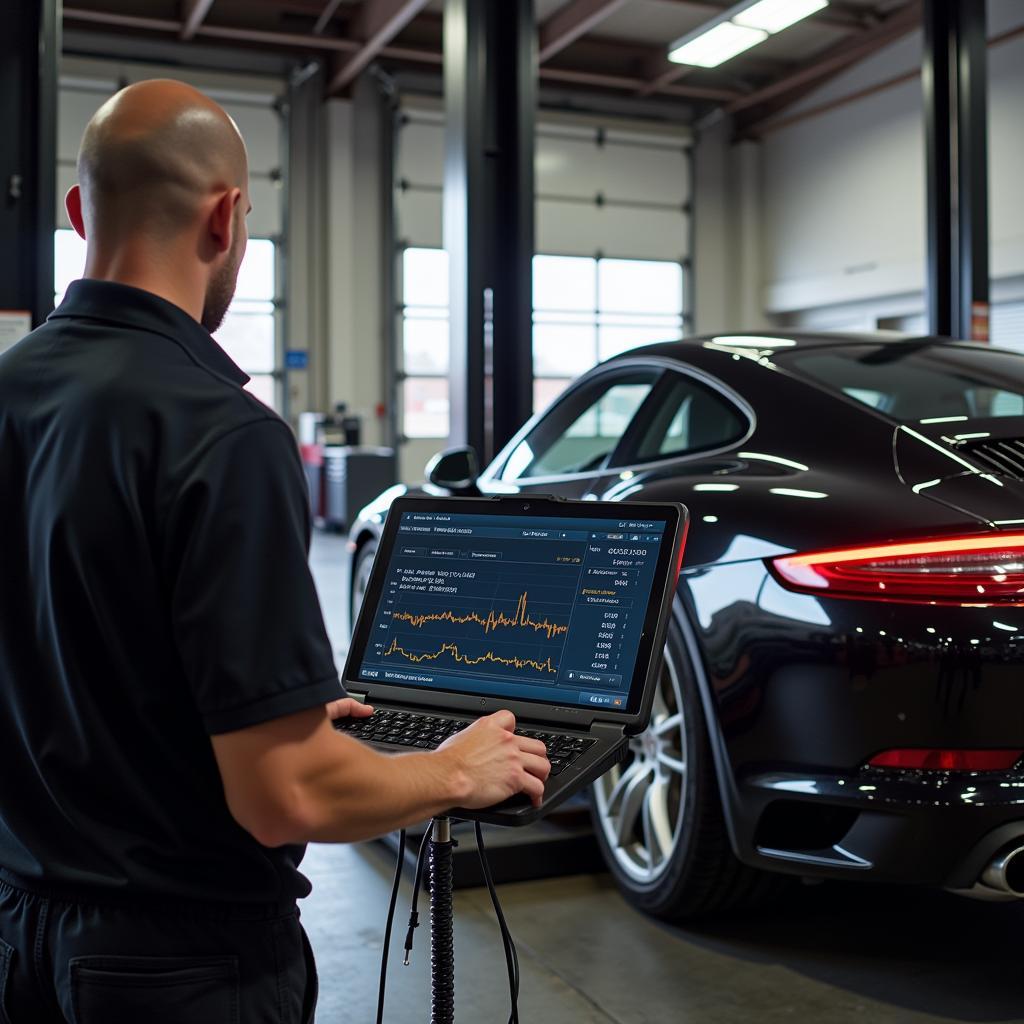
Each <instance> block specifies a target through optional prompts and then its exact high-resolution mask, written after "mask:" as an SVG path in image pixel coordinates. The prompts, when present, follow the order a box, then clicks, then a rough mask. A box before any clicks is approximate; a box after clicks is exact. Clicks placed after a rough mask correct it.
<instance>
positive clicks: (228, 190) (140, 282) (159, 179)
mask: <svg viewBox="0 0 1024 1024" xmlns="http://www.w3.org/2000/svg"><path fill="white" fill-rule="evenodd" d="M248 179H249V168H248V160H247V158H246V153H245V144H244V143H243V142H242V136H241V135H239V133H238V128H237V127H236V126H235V123H234V121H232V120H231V118H230V117H228V115H227V114H226V113H225V112H224V111H223V110H222V109H221V108H220V107H219V106H218V105H217V104H216V103H214V102H213V100H211V99H210V98H209V97H207V96H204V95H203V94H202V93H201V92H199V91H198V90H196V89H193V88H192V87H191V86H189V85H185V84H184V83H183V82H175V81H172V80H170V79H155V80H153V81H149V82H138V83H136V84H135V85H130V86H128V88H127V89H122V90H121V91H120V92H119V93H117V95H116V96H113V97H112V98H111V99H109V100H108V101H107V102H106V103H104V104H103V106H102V107H100V109H99V110H98V111H97V112H96V115H95V116H94V117H93V119H92V120H91V121H90V122H89V124H88V126H87V127H86V129H85V135H84V136H83V137H82V146H81V149H80V150H79V153H78V185H76V186H74V187H73V188H72V189H71V190H70V191H69V192H68V196H67V200H66V202H67V209H68V216H69V217H70V218H71V223H72V224H73V225H74V226H75V229H76V230H77V231H78V233H79V234H81V235H82V236H83V237H84V238H85V239H86V241H87V242H88V253H87V256H86V276H87V277H95V278H102V279H106V280H111V281H120V282H122V283H124V284H130V285H134V286H135V287H138V288H143V289H145V290H148V291H151V292H154V293H155V294H157V295H161V296H163V297H164V298H167V299H169V300H170V301H172V302H175V303H177V305H179V306H181V307H182V308H183V309H186V310H187V311H188V312H190V313H191V314H192V315H193V316H195V317H196V319H197V320H200V322H201V323H202V324H203V325H204V326H205V327H207V329H208V330H210V331H214V330H216V328H217V326H218V325H219V324H220V322H221V320H222V319H223V317H224V313H225V311H226V310H227V308H228V305H229V304H230V302H231V297H232V295H233V294H234V290H235V282H236V280H237V277H238V267H239V264H240V263H241V260H242V257H243V255H244V254H245V245H246V240H247V235H246V230H245V218H246V215H247V214H248V212H249V180H248Z"/></svg>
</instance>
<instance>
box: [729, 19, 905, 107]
mask: <svg viewBox="0 0 1024 1024" xmlns="http://www.w3.org/2000/svg"><path fill="white" fill-rule="evenodd" d="M920 26H921V4H920V0H910V3H908V4H907V5H906V6H905V7H901V8H900V9H899V10H898V11H896V13H895V14H891V15H890V16H889V17H888V18H886V19H885V21H882V22H879V23H878V25H876V26H875V27H874V28H872V29H870V30H869V31H867V32H865V33H864V34H863V35H862V36H860V37H859V38H858V39H857V40H856V41H855V42H853V43H852V44H851V42H850V41H849V40H844V41H843V42H841V43H839V44H837V45H836V46H834V47H832V48H831V49H829V50H828V51H826V52H825V53H824V54H820V55H819V56H818V57H817V58H815V60H813V61H812V62H810V63H809V64H807V65H805V66H804V67H802V68H800V69H798V70H797V71H794V72H793V73H792V74H789V75H785V76H783V77H782V78H780V79H777V80H776V81H774V82H771V83H769V84H768V85H766V86H764V87H763V88H761V89H757V90H755V91H754V92H752V93H750V94H748V95H746V96H741V97H739V99H735V100H733V101H732V103H730V104H728V105H727V106H726V107H725V108H724V113H726V114H735V113H738V112H739V111H741V110H747V109H749V108H750V107H757V106H760V105H761V104H762V103H767V102H768V101H769V100H773V99H778V98H779V97H782V96H785V97H786V103H787V104H788V103H791V102H793V101H794V100H795V99H797V98H799V97H798V96H795V95H793V94H794V93H796V92H797V90H801V92H800V95H803V93H804V92H806V91H810V90H811V89H815V88H817V87H818V86H819V85H820V84H821V82H822V79H825V78H828V77H830V76H832V75H834V74H838V73H839V72H840V71H843V70H845V69H846V68H848V67H849V66H850V65H851V64H856V63H858V62H859V61H861V60H863V59H864V58H865V57H870V56H871V54H873V53H875V52H876V51H878V50H880V49H882V48H883V47H885V46H888V45H889V44H890V43H893V42H895V41H896V40H897V39H899V38H901V37H902V36H904V35H906V34H907V33H908V32H910V31H912V30H913V29H915V28H920Z"/></svg>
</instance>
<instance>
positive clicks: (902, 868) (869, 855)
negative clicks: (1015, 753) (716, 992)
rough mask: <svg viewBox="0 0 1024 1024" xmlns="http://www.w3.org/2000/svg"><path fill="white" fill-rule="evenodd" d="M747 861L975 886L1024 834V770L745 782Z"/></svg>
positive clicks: (792, 775)
mask: <svg viewBox="0 0 1024 1024" xmlns="http://www.w3.org/2000/svg"><path fill="white" fill-rule="evenodd" d="M737 795H738V796H739V799H740V800H741V802H742V803H743V804H744V805H745V808H744V815H743V820H745V821H746V822H750V823H751V824H752V825H753V828H752V829H751V830H750V832H749V834H748V835H746V836H740V837H736V838H737V839H738V842H737V846H738V852H739V853H740V856H741V858H742V859H743V860H745V861H747V862H748V863H750V864H754V865H756V866H759V867H764V868H767V869H770V870H775V871H787V872H792V873H798V874H801V875H806V876H814V877H832V878H843V877H846V878H849V877H856V876H859V877H870V878H872V879H877V880H879V881H890V882H901V883H908V882H910V883H920V884H925V885H934V886H942V887H945V888H950V889H969V888H970V887H972V886H973V885H975V883H977V881H978V879H979V876H980V875H981V873H982V871H983V870H984V869H985V867H986V866H987V865H988V863H989V862H990V861H991V860H992V859H993V858H994V857H995V856H996V854H998V853H999V852H1000V851H1001V850H1002V849H1004V848H1005V847H1006V846H1008V845H1009V844H1011V843H1013V842H1015V841H1017V840H1020V839H1021V838H1022V837H1024V771H1021V770H1019V769H1015V770H1013V771H1011V772H984V773H969V772H896V771H887V770H881V769H875V768H865V769H862V770H860V771H858V772H856V773H852V774H846V775H839V774H809V773H797V772H791V771H789V772H782V771H765V772H759V773H756V774H750V775H747V776H746V777H744V778H743V779H742V780H740V785H739V792H738V794H737Z"/></svg>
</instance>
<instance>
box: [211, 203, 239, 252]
mask: <svg viewBox="0 0 1024 1024" xmlns="http://www.w3.org/2000/svg"><path fill="white" fill-rule="evenodd" d="M241 198H242V190H241V189H240V188H233V189H229V190H228V191H227V192H224V193H222V194H221V196H220V198H218V200H217V202H216V204H215V205H214V207H213V209H212V210H211V212H210V220H209V229H210V238H211V240H212V241H213V243H214V245H215V246H216V249H217V252H227V251H228V250H229V249H230V248H231V242H232V240H233V239H234V230H235V207H236V206H237V205H238V204H239V202H240V201H241Z"/></svg>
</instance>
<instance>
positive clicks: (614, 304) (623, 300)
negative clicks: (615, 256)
mask: <svg viewBox="0 0 1024 1024" xmlns="http://www.w3.org/2000/svg"><path fill="white" fill-rule="evenodd" d="M597 289H598V296H599V298H600V309H601V310H602V311H605V310H607V311H609V312H618V313H648V314H650V313H662V314H666V313H667V314H676V315H678V314H680V313H682V310H683V268H682V267H681V266H680V265H679V264H678V263H666V262H662V261H660V260H658V261H654V260H599V261H598V265H597Z"/></svg>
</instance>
